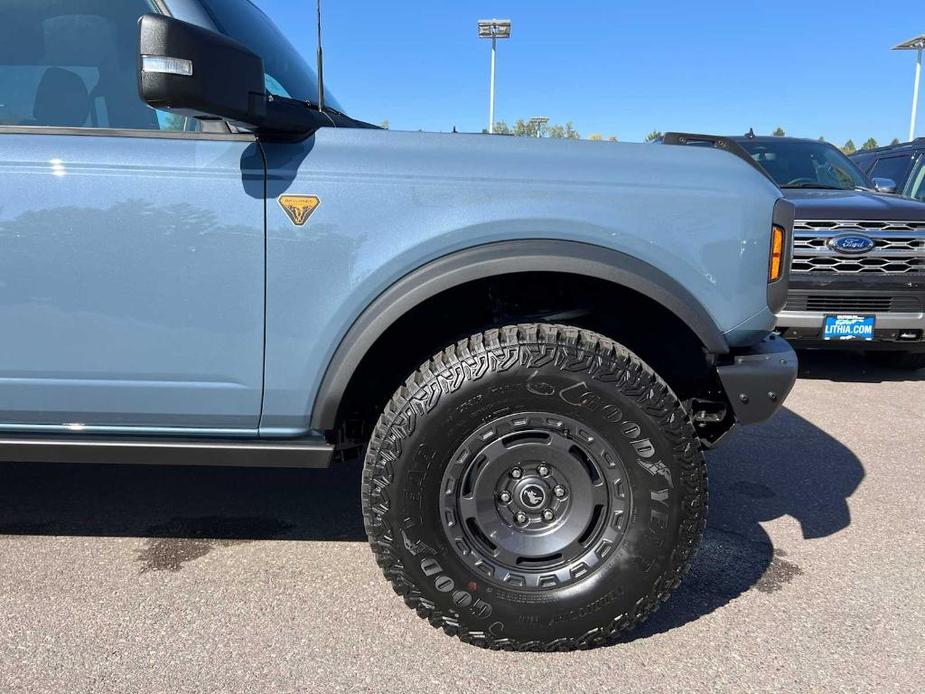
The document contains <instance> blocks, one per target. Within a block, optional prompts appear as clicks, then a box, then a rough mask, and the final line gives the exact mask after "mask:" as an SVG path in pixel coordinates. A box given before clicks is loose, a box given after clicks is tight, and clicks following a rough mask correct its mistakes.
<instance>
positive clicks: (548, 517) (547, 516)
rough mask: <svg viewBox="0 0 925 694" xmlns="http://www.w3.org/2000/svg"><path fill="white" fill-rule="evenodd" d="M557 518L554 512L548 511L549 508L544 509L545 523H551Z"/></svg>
mask: <svg viewBox="0 0 925 694" xmlns="http://www.w3.org/2000/svg"><path fill="white" fill-rule="evenodd" d="M555 517H556V516H555V514H554V513H553V512H552V510H551V509H548V508H547V509H544V510H543V520H544V521H547V522H549V521H551V520H552V519H553V518H555Z"/></svg>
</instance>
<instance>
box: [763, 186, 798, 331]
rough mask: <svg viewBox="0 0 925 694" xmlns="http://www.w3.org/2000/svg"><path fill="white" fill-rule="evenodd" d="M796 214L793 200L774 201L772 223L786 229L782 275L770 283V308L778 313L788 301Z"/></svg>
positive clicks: (772, 311)
mask: <svg viewBox="0 0 925 694" xmlns="http://www.w3.org/2000/svg"><path fill="white" fill-rule="evenodd" d="M795 214H796V208H795V207H794V205H793V203H792V202H790V201H788V200H784V199H783V198H781V199H779V200H778V201H777V202H776V203H774V213H773V215H772V217H771V224H772V225H773V226H776V227H780V228H781V229H783V230H784V249H783V250H784V257H783V258H782V259H781V262H782V263H783V266H782V268H781V275H780V277H778V278H777V279H776V280H774V281H773V282H769V283H768V308H770V309H771V313H777V312H778V311H780V310H781V309H782V308H783V307H784V304H785V303H787V287H788V286H789V284H790V267H791V266H792V265H793V220H794V216H795ZM772 243H773V237H772ZM769 262H770V258H769Z"/></svg>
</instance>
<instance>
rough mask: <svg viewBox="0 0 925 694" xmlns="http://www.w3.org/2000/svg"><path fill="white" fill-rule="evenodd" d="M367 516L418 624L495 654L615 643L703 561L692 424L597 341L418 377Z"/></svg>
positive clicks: (584, 334)
mask: <svg viewBox="0 0 925 694" xmlns="http://www.w3.org/2000/svg"><path fill="white" fill-rule="evenodd" d="M362 497H363V513H364V520H365V524H366V529H367V533H368V534H369V539H370V543H371V545H372V548H373V551H374V552H375V554H376V558H377V560H378V563H379V565H380V567H381V568H382V570H383V572H384V573H385V575H386V577H387V578H388V579H389V580H390V581H391V583H392V586H393V587H394V589H395V591H396V592H397V593H399V594H400V595H402V596H403V597H404V598H405V601H406V602H407V604H408V605H409V606H410V607H412V608H414V609H415V610H416V611H417V612H418V614H419V615H420V616H421V617H424V618H427V619H428V620H429V621H430V623H431V624H433V625H434V626H436V627H441V628H442V629H443V630H444V631H446V632H447V633H448V634H451V635H456V636H458V637H459V638H461V639H462V640H463V641H466V642H469V643H473V644H476V645H479V646H483V647H489V648H504V649H522V650H571V649H574V648H587V647H591V646H598V645H603V644H606V643H611V642H613V641H615V640H616V639H617V638H618V637H619V635H620V634H621V633H622V632H623V631H624V630H626V629H628V628H631V627H633V626H635V625H636V624H638V623H639V622H641V621H642V620H643V619H645V618H646V617H647V616H648V615H649V614H651V613H652V612H653V611H654V610H655V609H656V608H657V607H658V605H659V604H660V603H661V602H662V601H664V600H666V599H667V598H668V595H669V593H670V592H671V591H672V590H673V589H674V588H675V587H676V586H677V585H678V583H679V582H680V579H681V576H682V574H683V573H684V572H685V571H686V569H687V567H688V564H689V562H690V560H691V558H692V556H693V554H694V552H695V550H696V547H697V545H698V543H699V540H700V536H701V533H702V531H703V528H704V523H705V515H706V503H707V492H706V474H705V470H704V463H703V458H702V456H701V454H700V450H699V447H698V444H697V441H696V438H695V435H694V431H693V428H692V427H691V424H690V421H689V420H688V417H687V415H686V413H685V411H684V409H683V408H682V407H681V405H680V403H679V402H678V400H677V398H676V397H675V395H674V394H673V393H672V391H671V390H670V388H669V387H668V386H667V385H666V384H665V383H664V382H663V381H662V380H661V379H660V378H659V377H658V376H657V375H656V374H655V373H654V372H653V371H652V370H651V369H650V368H649V367H648V366H647V365H646V364H645V363H644V362H643V361H642V360H640V359H639V358H638V357H637V356H636V355H634V354H633V353H632V352H630V351H628V350H627V349H625V348H624V347H622V346H620V345H618V344H617V343H615V342H612V341H611V340H608V339H607V338H604V337H602V336H600V335H597V334H595V333H592V332H589V331H585V330H579V329H577V328H570V327H566V326H559V325H545V324H530V325H519V326H509V327H505V328H501V329H498V330H489V331H486V332H485V333H480V334H477V335H474V336H472V337H471V338H469V339H467V340H463V341H460V342H458V343H457V344H455V345H452V346H450V347H448V348H447V349H445V350H444V351H443V352H441V353H440V354H438V355H436V356H435V357H433V359H431V360H430V361H428V362H427V363H426V364H424V365H423V366H422V367H421V368H420V369H418V371H416V372H415V373H414V374H412V376H411V377H409V378H408V380H407V381H406V382H405V384H404V385H403V386H402V387H401V388H400V389H399V390H398V392H396V393H395V395H394V396H393V398H392V400H391V401H390V403H389V404H388V405H387V407H386V409H385V411H384V412H383V414H382V416H381V417H380V418H379V421H378V423H377V425H376V427H375V431H374V434H373V437H372V440H371V442H370V445H369V449H368V452H367V455H366V461H365V466H364V472H363V489H362Z"/></svg>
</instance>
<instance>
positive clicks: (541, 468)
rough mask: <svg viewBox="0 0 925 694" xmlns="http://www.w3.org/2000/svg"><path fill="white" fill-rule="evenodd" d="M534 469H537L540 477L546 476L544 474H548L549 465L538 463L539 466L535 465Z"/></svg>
mask: <svg viewBox="0 0 925 694" xmlns="http://www.w3.org/2000/svg"><path fill="white" fill-rule="evenodd" d="M536 471H537V472H538V473H540V477H546V475H548V474H549V466H548V465H539V466H537V468H536Z"/></svg>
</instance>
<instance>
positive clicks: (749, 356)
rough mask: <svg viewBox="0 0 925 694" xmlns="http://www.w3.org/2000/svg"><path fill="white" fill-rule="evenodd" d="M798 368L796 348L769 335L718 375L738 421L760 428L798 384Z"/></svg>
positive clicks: (718, 369) (742, 353)
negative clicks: (760, 423)
mask: <svg viewBox="0 0 925 694" xmlns="http://www.w3.org/2000/svg"><path fill="white" fill-rule="evenodd" d="M797 367H798V361H797V354H796V352H794V351H793V347H791V346H790V345H789V344H788V343H787V341H786V340H785V339H784V338H782V337H779V336H777V335H768V336H767V337H766V338H765V339H763V340H762V341H761V342H759V343H758V344H757V345H755V346H754V347H752V348H750V349H749V350H747V351H744V352H740V353H737V354H736V355H735V356H734V358H733V361H732V363H731V364H726V365H724V366H720V367H718V368H717V370H716V371H717V373H718V374H719V379H720V382H721V383H722V384H723V388H724V389H725V391H726V397H728V398H729V404H730V405H732V410H733V412H734V413H735V418H736V420H737V421H738V422H740V423H742V424H757V423H759V422H763V421H765V420H766V419H768V418H770V417H771V415H773V414H774V413H775V412H776V411H777V410H778V408H780V406H781V405H782V404H783V402H784V400H785V399H786V398H787V396H788V395H789V394H790V390H791V389H792V388H793V384H794V383H795V382H796V379H797Z"/></svg>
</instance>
